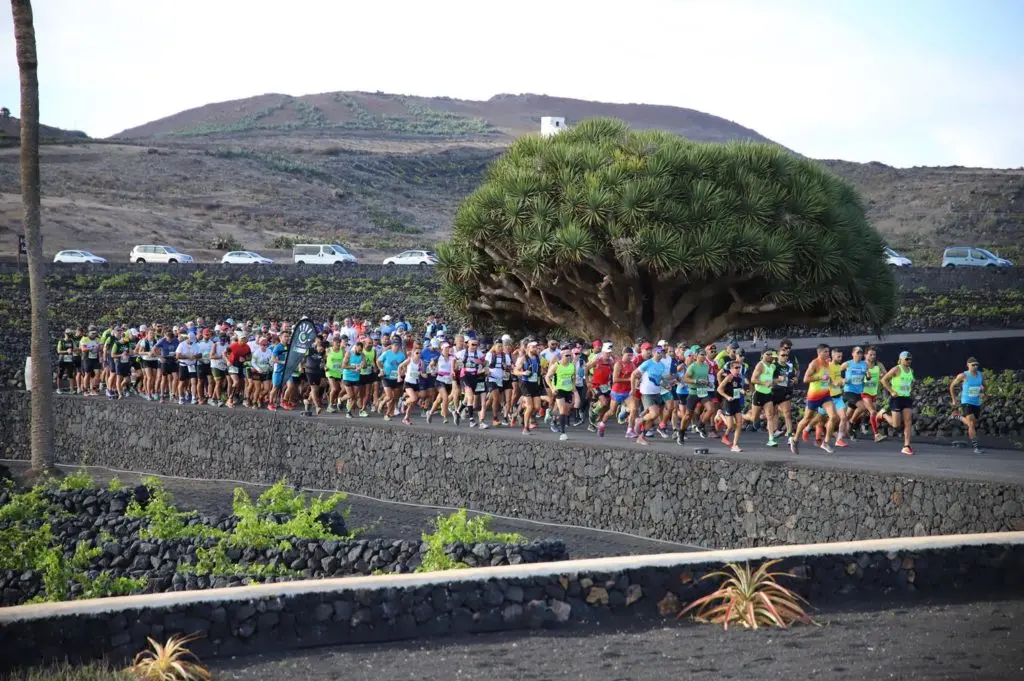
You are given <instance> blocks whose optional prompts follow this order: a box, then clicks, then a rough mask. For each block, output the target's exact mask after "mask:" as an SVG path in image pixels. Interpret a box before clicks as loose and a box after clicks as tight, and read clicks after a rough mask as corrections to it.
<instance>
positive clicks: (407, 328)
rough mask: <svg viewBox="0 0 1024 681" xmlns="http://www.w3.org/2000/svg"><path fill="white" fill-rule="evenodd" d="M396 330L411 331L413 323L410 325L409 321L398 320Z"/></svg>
mask: <svg viewBox="0 0 1024 681" xmlns="http://www.w3.org/2000/svg"><path fill="white" fill-rule="evenodd" d="M395 330H397V331H405V332H406V333H409V332H410V331H412V325H410V324H409V322H398V323H397V324H395Z"/></svg>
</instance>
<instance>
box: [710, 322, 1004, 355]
mask: <svg viewBox="0 0 1024 681" xmlns="http://www.w3.org/2000/svg"><path fill="white" fill-rule="evenodd" d="M988 338H1024V329H998V330H994V331H957V332H952V333H951V332H945V333H940V332H935V333H897V334H894V335H891V336H883V337H882V338H877V337H874V336H872V335H871V334H870V333H862V334H860V335H855V336H823V337H820V338H819V337H814V336H811V337H804V338H793V339H791V340H792V341H793V348H794V349H796V350H806V349H810V348H813V347H817V345H818V344H819V343H828V344H829V345H831V346H833V347H837V348H852V347H853V346H855V345H860V346H863V345H865V343H867V344H869V345H883V344H884V345H899V344H901V343H906V344H910V343H936V342H946V341H971V340H984V339H988ZM780 340H782V339H781V338H769V339H768V347H770V348H777V347H778V346H779V341H780ZM738 342H739V344H740V347H742V348H743V349H744V350H748V349H751V350H760V349H763V348H764V347H765V345H764V344H763V343H759V344H758V345H757V346H756V347H755V346H754V345H753V343H751V341H738ZM719 349H721V348H719ZM982 361H984V359H982Z"/></svg>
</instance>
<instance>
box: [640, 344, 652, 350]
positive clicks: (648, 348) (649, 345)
mask: <svg viewBox="0 0 1024 681" xmlns="http://www.w3.org/2000/svg"><path fill="white" fill-rule="evenodd" d="M640 349H641V350H650V349H651V344H650V343H644V344H643V345H641V346H640Z"/></svg>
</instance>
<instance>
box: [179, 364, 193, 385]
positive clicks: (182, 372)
mask: <svg viewBox="0 0 1024 681" xmlns="http://www.w3.org/2000/svg"><path fill="white" fill-rule="evenodd" d="M194 368H195V367H193V369H194ZM195 375H196V373H195V371H189V367H188V366H186V365H184V364H179V365H178V380H179V381H187V380H189V379H191V378H194V377H195Z"/></svg>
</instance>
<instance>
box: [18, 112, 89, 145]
mask: <svg viewBox="0 0 1024 681" xmlns="http://www.w3.org/2000/svg"><path fill="white" fill-rule="evenodd" d="M20 137H21V119H20V118H15V117H14V116H6V117H3V116H0V147H6V146H11V145H16V144H18V139H19V138H20ZM39 139H40V141H41V142H44V143H46V142H65V141H67V142H71V141H75V142H78V141H83V140H87V139H89V136H88V135H86V134H85V133H84V132H82V131H80V130H61V129H60V128H54V127H51V126H49V125H40V126H39Z"/></svg>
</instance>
